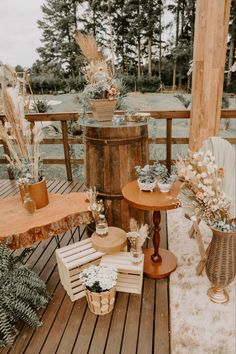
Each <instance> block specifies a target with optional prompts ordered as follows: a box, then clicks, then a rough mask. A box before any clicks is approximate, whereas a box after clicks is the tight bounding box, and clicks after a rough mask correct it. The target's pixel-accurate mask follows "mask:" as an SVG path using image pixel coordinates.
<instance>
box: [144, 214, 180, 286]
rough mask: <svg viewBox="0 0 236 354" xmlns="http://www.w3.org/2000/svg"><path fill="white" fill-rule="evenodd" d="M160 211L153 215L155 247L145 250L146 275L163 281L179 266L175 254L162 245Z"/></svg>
mask: <svg viewBox="0 0 236 354" xmlns="http://www.w3.org/2000/svg"><path fill="white" fill-rule="evenodd" d="M160 222H161V213H160V211H154V213H153V224H154V226H153V246H154V248H147V249H145V250H144V275H146V276H147V277H149V278H153V279H163V278H166V277H168V276H169V275H170V273H172V272H173V271H174V270H175V269H176V266H177V262H176V257H175V255H174V254H173V253H171V252H170V251H168V250H165V249H163V248H159V245H160V230H161V228H160Z"/></svg>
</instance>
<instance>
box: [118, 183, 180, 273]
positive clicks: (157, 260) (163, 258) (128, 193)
mask: <svg viewBox="0 0 236 354" xmlns="http://www.w3.org/2000/svg"><path fill="white" fill-rule="evenodd" d="M180 187H181V183H180V182H176V183H174V184H173V186H172V188H171V190H170V192H167V193H162V192H160V190H159V188H158V187H157V188H156V189H155V190H154V191H153V192H143V191H140V189H139V186H138V183H137V181H132V182H130V183H128V184H126V185H125V186H124V188H123V189H122V193H123V196H124V198H125V200H126V201H127V203H128V204H130V205H131V206H133V207H135V208H138V209H143V210H149V211H153V224H154V226H153V246H154V248H147V249H145V250H144V274H145V275H146V276H147V277H149V278H153V279H162V278H166V277H168V276H169V275H170V273H172V272H173V271H174V270H175V269H176V266H177V261H176V257H175V255H174V254H173V253H171V252H170V251H168V250H166V249H163V248H159V244H160V230H161V228H160V221H161V211H167V210H171V209H175V208H177V207H178V206H179V201H178V199H177V195H178V193H179V191H180Z"/></svg>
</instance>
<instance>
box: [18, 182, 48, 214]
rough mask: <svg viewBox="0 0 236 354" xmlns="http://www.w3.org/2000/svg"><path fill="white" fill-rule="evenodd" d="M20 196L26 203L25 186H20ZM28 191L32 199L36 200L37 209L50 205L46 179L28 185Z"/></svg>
mask: <svg viewBox="0 0 236 354" xmlns="http://www.w3.org/2000/svg"><path fill="white" fill-rule="evenodd" d="M19 189H20V195H21V199H22V202H23V201H24V196H25V191H24V186H23V185H19ZM28 190H29V194H30V196H31V198H32V199H33V200H34V202H35V204H36V209H40V208H43V207H45V206H46V205H48V203H49V199H48V190H47V185H46V181H45V178H43V179H42V180H41V181H40V182H36V183H32V184H28Z"/></svg>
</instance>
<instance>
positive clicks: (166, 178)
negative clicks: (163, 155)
mask: <svg viewBox="0 0 236 354" xmlns="http://www.w3.org/2000/svg"><path fill="white" fill-rule="evenodd" d="M158 170H159V173H158V179H157V185H158V187H159V189H160V191H161V192H163V193H167V192H169V191H170V189H171V186H172V184H173V183H174V181H175V179H176V176H174V175H171V174H170V173H169V172H168V170H167V167H166V166H165V165H162V164H160V163H159V164H158Z"/></svg>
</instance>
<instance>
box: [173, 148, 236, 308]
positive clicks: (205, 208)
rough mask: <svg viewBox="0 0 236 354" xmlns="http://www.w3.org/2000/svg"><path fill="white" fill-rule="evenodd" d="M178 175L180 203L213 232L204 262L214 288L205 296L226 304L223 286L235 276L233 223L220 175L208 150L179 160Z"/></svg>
mask: <svg viewBox="0 0 236 354" xmlns="http://www.w3.org/2000/svg"><path fill="white" fill-rule="evenodd" d="M176 167H177V173H178V176H179V178H180V180H182V181H183V182H185V183H184V185H183V187H182V189H181V194H180V200H181V203H182V206H184V207H186V208H188V210H189V211H191V212H192V215H193V219H194V218H195V219H203V220H204V221H205V222H206V223H207V225H209V226H210V228H211V229H212V232H213V237H212V241H211V243H210V248H209V254H208V257H207V263H206V273H207V276H208V278H209V280H210V281H211V282H212V284H213V287H212V288H210V289H209V290H208V296H209V297H210V299H211V300H212V301H214V302H226V301H228V299H229V297H228V294H227V292H226V290H225V287H226V286H227V285H228V284H229V283H230V282H232V281H233V279H234V278H235V274H236V254H235V251H236V224H235V220H234V219H233V218H232V214H231V210H232V202H231V200H230V198H229V197H227V196H226V195H225V193H224V192H223V191H222V173H221V171H219V169H218V166H217V165H216V163H215V158H214V156H213V155H212V153H211V152H210V151H206V152H205V153H204V152H195V153H193V152H191V151H190V152H189V154H188V156H187V157H186V158H185V159H182V158H181V157H179V159H178V161H177V163H176Z"/></svg>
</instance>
